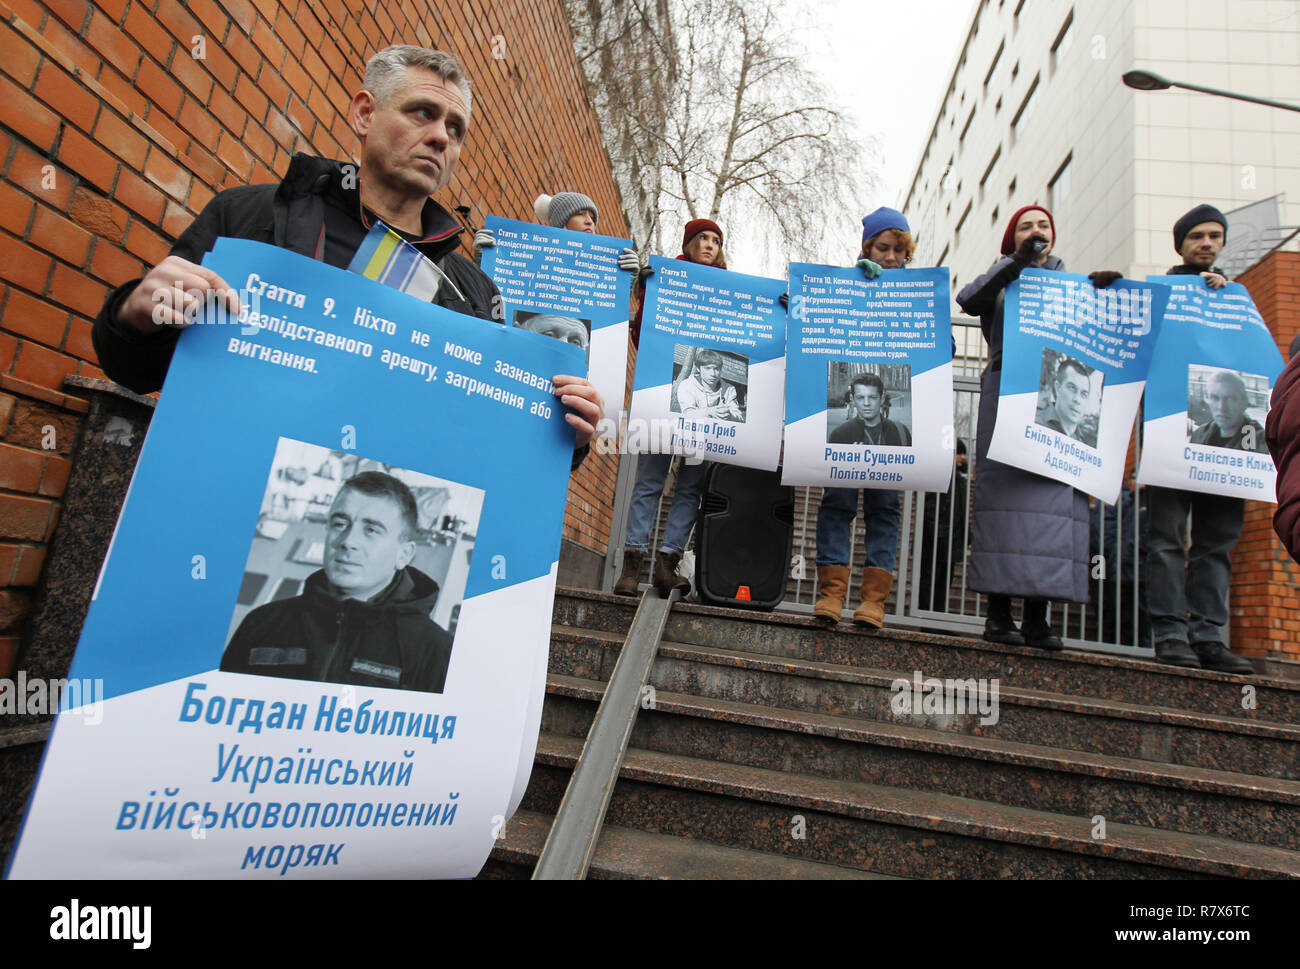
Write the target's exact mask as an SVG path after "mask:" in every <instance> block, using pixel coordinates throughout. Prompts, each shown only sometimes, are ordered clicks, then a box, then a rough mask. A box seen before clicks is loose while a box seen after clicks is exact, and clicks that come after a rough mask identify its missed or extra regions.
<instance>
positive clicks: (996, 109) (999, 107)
mask: <svg viewBox="0 0 1300 969" xmlns="http://www.w3.org/2000/svg"><path fill="white" fill-rule="evenodd" d="M1001 110H1002V95H1000V94H999V95H998V103H997V104H995V105H993V114H994V115H996V114H997V113H998V112H999V111H1001Z"/></svg>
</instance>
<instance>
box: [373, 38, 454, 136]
mask: <svg viewBox="0 0 1300 969" xmlns="http://www.w3.org/2000/svg"><path fill="white" fill-rule="evenodd" d="M411 67H421V68H424V69H425V70H429V71H433V73H435V74H437V75H438V76H439V77H441V78H442V79H443V80H445V81H447V82H448V83H449V84H455V85H456V86H457V87H458V88H460V93H461V95H462V96H463V97H464V98H465V119H466V120H467V121H468V120H469V113H470V108H471V95H470V88H469V78H468V77H466V76H465V68H464V67H462V66H461V63H460V61H458V60H456V58H455V57H454V56H453V55H451V54H448V53H447V52H446V51H441V50H430V49H429V48H428V47H414V46H412V45H410V44H394V45H393V46H392V47H385V48H384V49H383V50H381V51H380V52H379V53H378V54H376V55H375V56H374V57H372V58H370V60H368V61H367V62H366V76H365V78H364V79H363V80H362V82H361V83H362V86H363V87H364V88H365V89H366V90H367V91H369V92H370V93H371V94H372V95H374V98H375V101H376V102H377V103H378V104H379V106H380V107H384V106H385V105H387V104H388V102H389V101H390V100H391V99H392V97H393V95H395V94H396V93H397V91H398V89H399V88H401V86H402V82H403V81H404V80H405V78H406V71H407V69H408V68H411Z"/></svg>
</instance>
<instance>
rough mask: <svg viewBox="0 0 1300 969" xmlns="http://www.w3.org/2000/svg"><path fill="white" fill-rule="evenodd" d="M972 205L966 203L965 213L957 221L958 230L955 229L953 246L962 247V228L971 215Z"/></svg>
mask: <svg viewBox="0 0 1300 969" xmlns="http://www.w3.org/2000/svg"><path fill="white" fill-rule="evenodd" d="M971 204H972V203H970V202H967V203H966V209H965V211H963V212H962V214H961V218H960V219H958V220H957V228H956V229H954V230H953V233H952V242H953V245H961V230H962V226H964V225H965V224H966V217H967V216H968V215H970V207H971Z"/></svg>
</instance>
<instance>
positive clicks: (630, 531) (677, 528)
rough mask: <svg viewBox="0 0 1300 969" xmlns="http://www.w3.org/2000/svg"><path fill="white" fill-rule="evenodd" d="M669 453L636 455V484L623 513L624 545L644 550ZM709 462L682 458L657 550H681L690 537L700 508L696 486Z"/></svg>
mask: <svg viewBox="0 0 1300 969" xmlns="http://www.w3.org/2000/svg"><path fill="white" fill-rule="evenodd" d="M672 463H673V456H672V455H671V454H642V455H640V456H639V457H638V458H637V466H636V485H635V486H634V487H633V488H632V506H631V508H630V509H629V510H628V515H627V539H626V540H625V541H624V543H623V544H624V545H626V546H627V547H628V548H635V549H640V550H641V551H643V552H644V551H647V550H648V549H649V547H650V532H651V531H652V530H653V529H654V524H655V511H656V510H657V509H658V507H659V499H660V498H661V497H663V493H664V481H665V480H666V479H667V477H668V469H669V468H670V467H671V466H672ZM708 470H709V462H708V461H701V462H699V463H698V464H689V463H687V462H686V460H685V459H683V460H682V465H681V468H680V469H678V471H677V490H676V491H675V492H674V493H673V503H672V507H671V508H669V509H668V524H667V525H665V526H664V534H663V540H662V541H661V542H660V543H659V551H661V552H681V551H684V550H685V548H686V543H687V541H688V540H689V539H690V537H691V528H692V527H694V525H695V517H696V514H697V513H698V512H699V510H700V488H701V486H702V485H703V484H704V475H705V472H707V471H708Z"/></svg>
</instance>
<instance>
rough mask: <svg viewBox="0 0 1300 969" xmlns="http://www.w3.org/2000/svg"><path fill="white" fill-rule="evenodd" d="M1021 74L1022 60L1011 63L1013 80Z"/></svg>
mask: <svg viewBox="0 0 1300 969" xmlns="http://www.w3.org/2000/svg"><path fill="white" fill-rule="evenodd" d="M1019 76H1020V62H1019V61H1016V62H1015V63H1014V64H1012V65H1011V80H1013V81H1014V80H1015V79H1016V78H1018V77H1019Z"/></svg>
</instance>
